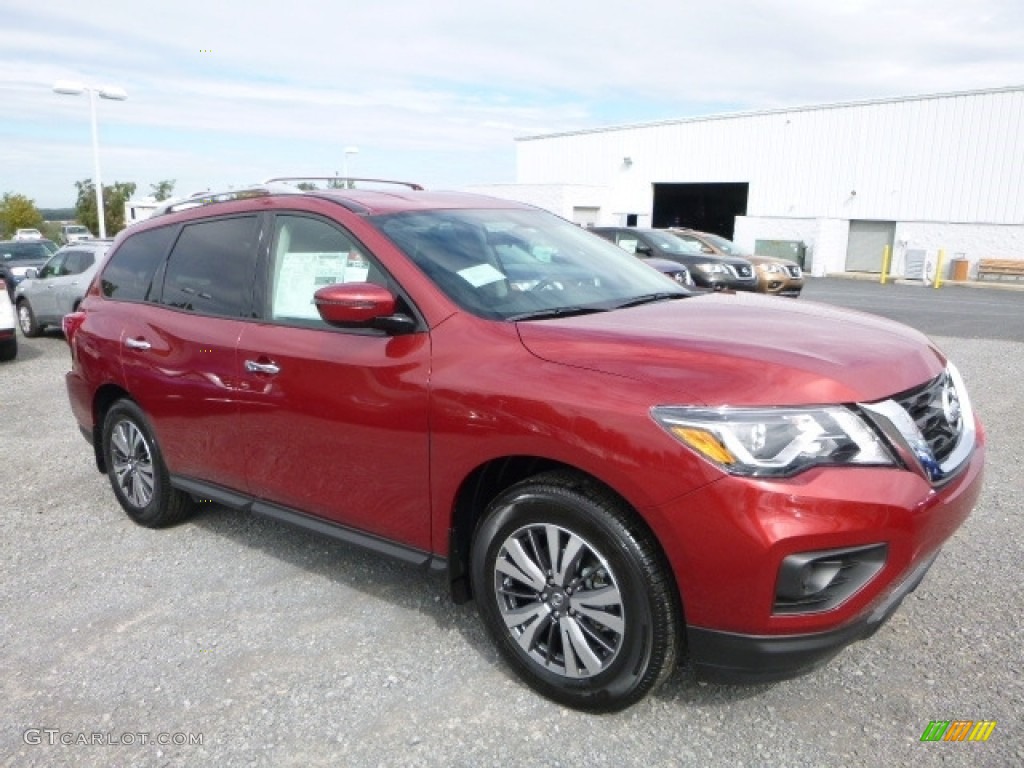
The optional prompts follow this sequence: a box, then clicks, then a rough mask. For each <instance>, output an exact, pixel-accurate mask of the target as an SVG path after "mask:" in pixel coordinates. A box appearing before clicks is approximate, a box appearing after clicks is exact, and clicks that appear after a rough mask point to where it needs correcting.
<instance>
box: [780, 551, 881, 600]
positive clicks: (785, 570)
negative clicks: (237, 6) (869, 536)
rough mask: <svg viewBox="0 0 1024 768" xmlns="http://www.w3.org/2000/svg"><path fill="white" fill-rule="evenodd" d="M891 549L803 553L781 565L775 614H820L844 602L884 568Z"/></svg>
mask: <svg viewBox="0 0 1024 768" xmlns="http://www.w3.org/2000/svg"><path fill="white" fill-rule="evenodd" d="M887 554H888V547H887V546H886V545H885V544H871V545H868V546H864V547H850V548H846V549H830V550H825V551H819V552H801V553H799V554H795V555H789V556H787V557H786V558H785V559H784V560H783V561H782V565H781V566H779V577H778V580H777V581H776V586H775V604H774V605H773V606H772V613H774V614H800V613H820V612H821V611H830V610H832V609H833V608H836V607H838V606H839V605H841V604H842V603H843V602H845V601H846V600H847V599H848V598H849V597H851V596H852V595H853V594H855V593H856V592H858V591H859V590H860V589H861V588H862V587H864V585H866V584H867V583H868V582H869V581H871V579H873V578H874V577H875V576H876V575H877V574H878V572H879V571H881V570H882V568H883V567H884V566H885V560H886V556H887Z"/></svg>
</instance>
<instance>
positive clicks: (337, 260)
mask: <svg viewBox="0 0 1024 768" xmlns="http://www.w3.org/2000/svg"><path fill="white" fill-rule="evenodd" d="M366 282H372V283H377V284H378V285H387V284H388V283H387V279H386V278H385V276H384V275H383V273H382V272H381V270H380V269H379V268H378V267H377V266H376V264H375V263H374V261H373V260H372V259H371V258H370V256H369V255H368V254H367V253H366V252H365V251H363V250H362V249H361V248H360V247H359V246H358V245H357V244H356V243H355V241H354V240H353V239H352V238H351V237H349V235H348V234H346V233H345V232H343V231H342V230H340V229H338V228H337V227H336V226H333V225H331V224H328V223H327V222H325V221H321V220H319V219H313V218H310V217H308V216H291V215H282V216H277V217H276V218H275V219H274V241H273V246H272V247H271V251H270V292H269V301H270V312H269V316H270V318H271V319H273V320H277V321H279V322H293V323H299V324H302V325H319V326H326V325H327V324H326V323H325V322H324V321H323V320H322V319H321V317H320V314H319V313H318V312H317V310H316V306H315V305H314V304H313V294H314V293H316V291H317V290H319V289H320V288H323V287H324V286H325V285H333V284H335V283H366Z"/></svg>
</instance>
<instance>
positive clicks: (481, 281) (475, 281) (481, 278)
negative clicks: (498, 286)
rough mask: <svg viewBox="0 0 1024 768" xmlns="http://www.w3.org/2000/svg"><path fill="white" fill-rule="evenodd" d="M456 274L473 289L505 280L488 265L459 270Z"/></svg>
mask: <svg viewBox="0 0 1024 768" xmlns="http://www.w3.org/2000/svg"><path fill="white" fill-rule="evenodd" d="M456 274H457V275H458V276H459V277H461V278H462V279H463V280H465V281H466V282H467V283H469V284H470V285H472V286H473V287H474V288H480V287H481V286H484V285H490V284H491V283H497V282H498V281H500V280H504V279H505V276H504V275H503V274H501V272H499V271H498V270H497V269H495V268H494V267H493V266H491V265H490V264H477V265H476V266H475V267H466V268H465V269H460V270H459V271H458V272H457V273H456Z"/></svg>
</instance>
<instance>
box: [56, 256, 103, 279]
mask: <svg viewBox="0 0 1024 768" xmlns="http://www.w3.org/2000/svg"><path fill="white" fill-rule="evenodd" d="M95 260H96V258H95V256H94V255H93V253H92V251H71V253H69V254H68V257H67V259H66V260H65V262H64V269H63V271H62V272H61V274H62V275H80V274H82V273H83V272H85V270H87V269H88V268H89V267H91V266H92V265H93V262H94V261H95Z"/></svg>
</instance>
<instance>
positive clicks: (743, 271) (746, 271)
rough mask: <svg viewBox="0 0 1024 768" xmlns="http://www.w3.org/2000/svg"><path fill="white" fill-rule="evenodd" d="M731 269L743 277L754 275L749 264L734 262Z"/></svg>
mask: <svg viewBox="0 0 1024 768" xmlns="http://www.w3.org/2000/svg"><path fill="white" fill-rule="evenodd" d="M733 271H734V272H736V274H737V275H739V276H740V277H744V278H751V277H753V276H754V268H753V267H751V266H746V265H739V264H736V265H734V266H733Z"/></svg>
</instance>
